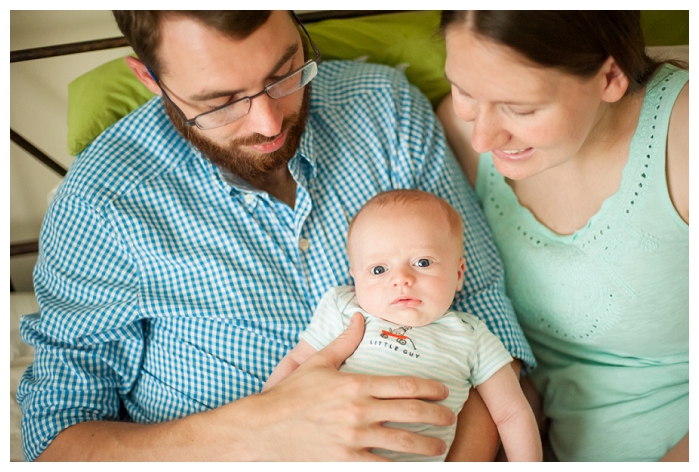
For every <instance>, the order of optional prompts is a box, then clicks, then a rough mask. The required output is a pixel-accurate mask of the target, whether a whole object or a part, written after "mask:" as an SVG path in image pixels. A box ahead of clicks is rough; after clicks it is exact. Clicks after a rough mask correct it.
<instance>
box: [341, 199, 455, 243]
mask: <svg viewBox="0 0 699 472" xmlns="http://www.w3.org/2000/svg"><path fill="white" fill-rule="evenodd" d="M429 202H432V203H436V204H437V205H438V207H439V208H440V209H441V210H442V213H443V214H444V218H445V220H446V222H447V229H448V230H449V231H450V232H451V233H452V234H453V235H454V237H456V238H458V240H459V244H462V243H463V238H464V231H463V223H462V221H461V217H460V216H459V213H458V212H457V211H456V210H455V209H454V207H453V206H451V205H450V204H449V203H448V202H447V201H446V200H444V199H443V198H440V197H438V196H437V195H434V194H432V193H429V192H424V191H422V190H416V189H394V190H388V191H386V192H381V193H379V194H377V195H375V196H374V197H372V198H371V199H370V200H369V201H368V202H366V203H365V204H364V206H363V207H362V208H361V209H360V210H359V211H358V212H357V214H356V215H354V218H352V221H351V222H350V225H349V229H348V230H347V248H348V249H349V241H350V236H351V234H352V228H353V227H354V224H355V222H356V221H357V219H358V218H359V217H360V216H361V214H362V213H364V212H365V211H366V210H367V209H371V208H381V207H385V206H388V205H391V204H399V205H405V206H410V205H411V204H413V203H429Z"/></svg>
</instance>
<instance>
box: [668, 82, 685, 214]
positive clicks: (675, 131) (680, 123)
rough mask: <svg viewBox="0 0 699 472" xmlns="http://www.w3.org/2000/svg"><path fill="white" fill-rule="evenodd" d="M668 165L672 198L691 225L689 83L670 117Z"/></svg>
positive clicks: (678, 210) (679, 211) (677, 208)
mask: <svg viewBox="0 0 699 472" xmlns="http://www.w3.org/2000/svg"><path fill="white" fill-rule="evenodd" d="M666 165H667V186H668V191H669V193H670V198H671V200H672V203H673V205H674V206H675V209H676V210H677V212H678V213H679V215H680V216H681V217H682V219H683V220H684V221H685V223H687V224H689V81H687V83H686V84H685V85H684V87H683V88H682V91H681V92H680V94H679V95H678V96H677V100H676V101H675V104H674V106H673V108H672V113H671V115H670V124H669V126H668V134H667V164H666Z"/></svg>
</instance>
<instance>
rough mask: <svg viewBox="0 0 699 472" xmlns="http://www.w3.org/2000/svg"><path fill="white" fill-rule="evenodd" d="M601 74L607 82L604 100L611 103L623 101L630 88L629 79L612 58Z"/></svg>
mask: <svg viewBox="0 0 699 472" xmlns="http://www.w3.org/2000/svg"><path fill="white" fill-rule="evenodd" d="M599 73H600V74H602V75H603V76H604V80H605V83H604V89H603V90H602V97H601V98H602V100H604V101H605V102H609V103H614V102H617V101H619V100H621V98H622V97H623V96H624V95H625V94H626V90H628V88H629V78H628V77H626V74H625V73H624V72H623V71H622V70H621V68H620V67H619V64H617V62H616V60H615V59H614V58H613V57H612V56H609V57H608V58H607V60H606V61H605V62H604V64H603V65H602V68H601V69H600V72H599Z"/></svg>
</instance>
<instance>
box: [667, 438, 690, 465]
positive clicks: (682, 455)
mask: <svg viewBox="0 0 699 472" xmlns="http://www.w3.org/2000/svg"><path fill="white" fill-rule="evenodd" d="M660 462H689V433H687V435H686V436H685V437H683V438H682V439H681V440H680V442H678V443H677V444H675V447H673V448H672V449H670V450H669V451H667V453H666V454H665V455H664V456H663V458H662V459H660Z"/></svg>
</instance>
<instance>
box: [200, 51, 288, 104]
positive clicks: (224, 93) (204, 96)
mask: <svg viewBox="0 0 699 472" xmlns="http://www.w3.org/2000/svg"><path fill="white" fill-rule="evenodd" d="M298 50H299V45H298V44H292V45H291V46H289V47H288V48H286V52H285V53H284V55H283V56H282V57H281V58H279V60H278V61H277V63H276V64H275V65H274V67H272V70H271V71H270V72H269V74H267V77H274V76H275V74H276V73H277V72H279V69H281V68H282V66H283V65H284V64H286V63H287V62H289V59H291V58H292V57H294V55H295V54H296V52H297V51H298ZM243 92H244V90H217V91H215V92H202V93H198V94H196V95H192V97H191V98H190V99H191V100H192V101H206V100H212V99H214V98H220V97H232V96H234V95H237V94H240V93H243Z"/></svg>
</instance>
